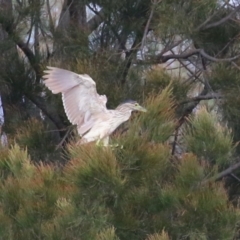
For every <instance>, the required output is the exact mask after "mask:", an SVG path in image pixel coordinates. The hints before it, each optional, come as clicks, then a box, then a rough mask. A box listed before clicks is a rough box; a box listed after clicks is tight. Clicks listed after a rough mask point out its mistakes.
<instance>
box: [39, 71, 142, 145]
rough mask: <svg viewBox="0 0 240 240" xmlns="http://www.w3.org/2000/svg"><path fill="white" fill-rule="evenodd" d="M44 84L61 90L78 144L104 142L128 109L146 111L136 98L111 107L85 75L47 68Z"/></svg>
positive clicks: (92, 81)
mask: <svg viewBox="0 0 240 240" xmlns="http://www.w3.org/2000/svg"><path fill="white" fill-rule="evenodd" d="M47 68H48V69H47V70H45V71H44V73H45V75H44V76H43V79H44V84H45V85H46V86H47V87H48V88H49V90H51V91H52V93H54V94H57V93H62V101H63V106H64V110H65V112H66V115H67V117H68V119H69V121H70V122H71V123H72V124H76V125H77V131H78V133H79V135H80V136H81V137H82V138H81V141H80V144H84V143H88V142H92V141H97V144H99V143H100V142H102V143H103V145H104V146H106V145H108V142H109V136H110V135H111V133H112V132H113V131H114V130H115V129H116V128H117V127H118V126H120V125H121V124H122V123H123V122H126V121H127V120H128V119H129V118H130V116H131V113H132V111H142V112H146V109H145V108H143V107H141V106H140V105H139V104H138V103H137V102H136V101H127V102H125V103H122V104H120V105H119V106H118V107H117V108H116V109H115V110H109V109H107V107H106V103H107V97H106V96H105V95H99V94H98V93H97V90H96V83H95V82H94V80H93V79H92V78H91V77H90V76H89V75H87V74H77V73H74V72H71V71H68V70H64V69H60V68H56V67H47Z"/></svg>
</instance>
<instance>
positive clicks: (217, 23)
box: [202, 5, 240, 30]
mask: <svg viewBox="0 0 240 240" xmlns="http://www.w3.org/2000/svg"><path fill="white" fill-rule="evenodd" d="M239 10H240V5H238V6H237V7H236V8H235V9H234V10H233V11H232V12H231V13H229V14H228V15H227V16H226V17H224V18H222V19H221V20H219V21H217V22H214V23H210V24H208V25H206V26H205V27H204V28H202V29H204V30H206V29H209V28H213V27H217V26H219V25H221V24H223V23H225V22H226V21H228V20H229V19H231V17H232V16H233V15H234V14H235V13H236V12H238V11H239Z"/></svg>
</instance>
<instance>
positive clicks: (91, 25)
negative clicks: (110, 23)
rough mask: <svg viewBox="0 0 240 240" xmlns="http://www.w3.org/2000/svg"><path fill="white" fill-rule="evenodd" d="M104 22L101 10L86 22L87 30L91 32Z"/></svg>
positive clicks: (102, 10)
mask: <svg viewBox="0 0 240 240" xmlns="http://www.w3.org/2000/svg"><path fill="white" fill-rule="evenodd" d="M104 20H105V14H104V9H103V8H102V9H101V10H100V11H99V12H97V14H95V16H93V17H92V18H91V19H90V20H89V21H88V22H87V29H88V30H89V31H90V32H92V31H94V30H96V29H97V28H98V26H99V25H100V24H101V23H102V22H103V21H104Z"/></svg>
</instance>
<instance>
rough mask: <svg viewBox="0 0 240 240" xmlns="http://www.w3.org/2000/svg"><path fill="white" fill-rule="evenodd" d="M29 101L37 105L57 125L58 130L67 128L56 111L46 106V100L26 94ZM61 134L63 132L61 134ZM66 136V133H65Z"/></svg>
mask: <svg viewBox="0 0 240 240" xmlns="http://www.w3.org/2000/svg"><path fill="white" fill-rule="evenodd" d="M25 96H26V98H27V99H29V100H30V101H31V102H32V103H34V104H35V105H36V107H38V108H39V109H40V110H42V112H43V113H44V114H45V115H46V116H47V117H48V118H49V119H50V120H51V121H52V122H53V123H54V124H55V126H56V127H57V128H58V129H63V128H65V127H66V126H65V125H64V124H63V123H62V121H61V119H60V118H59V115H58V114H57V112H56V111H55V110H54V109H50V108H49V107H47V106H46V103H45V102H44V100H43V99H42V98H40V97H38V96H36V95H33V94H29V93H25ZM60 134H61V132H60ZM63 135H64V133H63Z"/></svg>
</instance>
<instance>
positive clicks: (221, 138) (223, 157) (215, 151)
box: [185, 108, 234, 165]
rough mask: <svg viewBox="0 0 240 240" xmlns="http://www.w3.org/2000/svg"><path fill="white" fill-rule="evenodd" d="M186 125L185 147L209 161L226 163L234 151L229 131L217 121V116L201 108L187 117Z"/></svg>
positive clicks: (220, 163)
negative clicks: (187, 123) (192, 115)
mask: <svg viewBox="0 0 240 240" xmlns="http://www.w3.org/2000/svg"><path fill="white" fill-rule="evenodd" d="M189 122H190V126H187V127H186V136H185V140H186V145H187V149H188V150H189V151H191V152H193V153H195V154H196V155H197V156H198V157H203V158H204V159H207V160H208V161H209V162H210V163H218V164H219V165H226V164H228V163H229V161H231V156H232V155H233V153H234V146H233V139H232V134H231V132H230V131H229V130H228V129H227V128H226V127H224V126H221V124H220V123H218V120H217V117H216V116H214V115H211V114H210V113H208V112H207V110H206V109H205V108H202V109H201V110H200V111H199V113H198V114H197V115H196V116H194V117H191V118H190V119H189Z"/></svg>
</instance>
